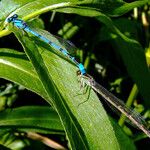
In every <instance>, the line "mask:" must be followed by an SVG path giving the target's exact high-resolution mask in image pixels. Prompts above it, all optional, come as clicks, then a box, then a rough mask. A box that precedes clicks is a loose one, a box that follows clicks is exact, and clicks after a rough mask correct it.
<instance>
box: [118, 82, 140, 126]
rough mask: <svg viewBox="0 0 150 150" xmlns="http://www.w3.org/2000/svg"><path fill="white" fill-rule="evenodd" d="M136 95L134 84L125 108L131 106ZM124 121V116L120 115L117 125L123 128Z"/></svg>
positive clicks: (136, 89) (136, 90)
mask: <svg viewBox="0 0 150 150" xmlns="http://www.w3.org/2000/svg"><path fill="white" fill-rule="evenodd" d="M137 94H138V88H137V86H136V84H134V85H133V87H132V90H131V92H130V95H129V97H128V100H127V102H126V106H128V107H130V106H131V105H132V103H133V101H134V100H135V98H136V96H137ZM125 120H126V116H125V115H123V114H122V115H121V116H120V119H119V121H118V123H119V125H120V126H123V125H124V122H125Z"/></svg>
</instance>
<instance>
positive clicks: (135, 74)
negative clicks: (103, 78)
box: [97, 14, 150, 106]
mask: <svg viewBox="0 0 150 150" xmlns="http://www.w3.org/2000/svg"><path fill="white" fill-rule="evenodd" d="M97 19H98V20H99V21H100V22H103V23H104V24H105V25H106V26H107V27H108V29H109V30H110V31H111V32H112V33H113V34H114V35H115V38H114V43H116V48H117V49H118V50H119V53H120V55H121V57H122V59H123V61H124V64H125V65H126V68H127V71H128V73H129V74H130V76H131V78H132V79H133V81H134V82H135V83H136V84H137V86H138V89H139V91H140V92H141V94H142V96H143V97H144V99H145V103H146V104H148V105H149V106H150V103H149V102H148V101H147V100H148V99H150V94H149V89H150V72H149V70H148V67H147V63H146V58H145V53H144V49H143V48H142V46H141V45H140V43H139V42H137V41H136V40H133V39H130V38H128V37H127V36H125V35H124V34H123V33H121V32H120V30H119V29H118V28H117V27H116V26H115V25H114V23H113V21H112V20H111V19H110V18H109V17H107V16H106V15H104V14H101V16H100V17H97Z"/></svg>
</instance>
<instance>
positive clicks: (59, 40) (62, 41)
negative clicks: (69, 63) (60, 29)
mask: <svg viewBox="0 0 150 150" xmlns="http://www.w3.org/2000/svg"><path fill="white" fill-rule="evenodd" d="M31 29H32V28H31ZM32 30H33V31H35V32H37V33H38V34H40V35H42V36H44V37H46V38H47V39H49V40H50V41H51V42H53V43H55V44H57V45H58V46H60V47H61V48H63V49H66V50H67V51H68V52H69V54H71V56H75V54H76V50H77V47H76V46H75V45H74V44H73V43H72V42H70V41H68V40H65V39H63V38H61V37H58V36H56V35H53V34H51V33H49V32H48V31H45V30H42V29H39V28H36V29H32Z"/></svg>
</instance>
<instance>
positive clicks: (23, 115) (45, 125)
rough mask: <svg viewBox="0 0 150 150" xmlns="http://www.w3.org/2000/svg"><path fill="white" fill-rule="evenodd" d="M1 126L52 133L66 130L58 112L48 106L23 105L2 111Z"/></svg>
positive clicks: (0, 116) (60, 132)
mask: <svg viewBox="0 0 150 150" xmlns="http://www.w3.org/2000/svg"><path fill="white" fill-rule="evenodd" d="M39 112H40V113H39ZM0 128H1V129H15V130H16V129H17V130H21V131H34V132H35V131H36V132H40V133H51V134H54V133H55V134H62V133H63V131H64V130H63V127H62V125H61V122H60V120H59V117H58V115H57V113H56V112H55V111H54V110H53V109H52V108H50V107H46V106H23V107H18V108H14V109H7V110H5V111H3V112H0Z"/></svg>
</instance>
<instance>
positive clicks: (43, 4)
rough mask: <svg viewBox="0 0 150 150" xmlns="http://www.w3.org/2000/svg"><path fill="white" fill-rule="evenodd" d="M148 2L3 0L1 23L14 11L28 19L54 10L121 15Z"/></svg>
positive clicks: (89, 14) (118, 0) (0, 2)
mask: <svg viewBox="0 0 150 150" xmlns="http://www.w3.org/2000/svg"><path fill="white" fill-rule="evenodd" d="M147 2H148V0H140V1H134V2H132V3H126V2H124V1H122V0H113V1H112V0H101V1H100V0H95V1H89V0H82V1H79V0H69V1H66V0H55V1H53V0H43V1H41V0H13V1H10V0H1V1H0V21H1V23H0V24H2V22H3V21H4V20H5V18H6V17H8V16H10V15H12V14H14V13H16V14H18V15H19V16H20V18H23V19H24V20H27V19H31V18H33V17H35V16H37V15H40V14H42V13H45V12H48V11H52V10H56V11H59V12H64V13H75V14H79V15H83V16H99V15H100V13H101V12H102V13H105V14H107V15H110V16H119V15H123V14H125V13H127V12H128V11H130V10H132V9H133V8H135V7H139V6H142V5H144V4H146V3H147ZM4 32H8V31H4ZM5 34H6V33H5Z"/></svg>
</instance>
